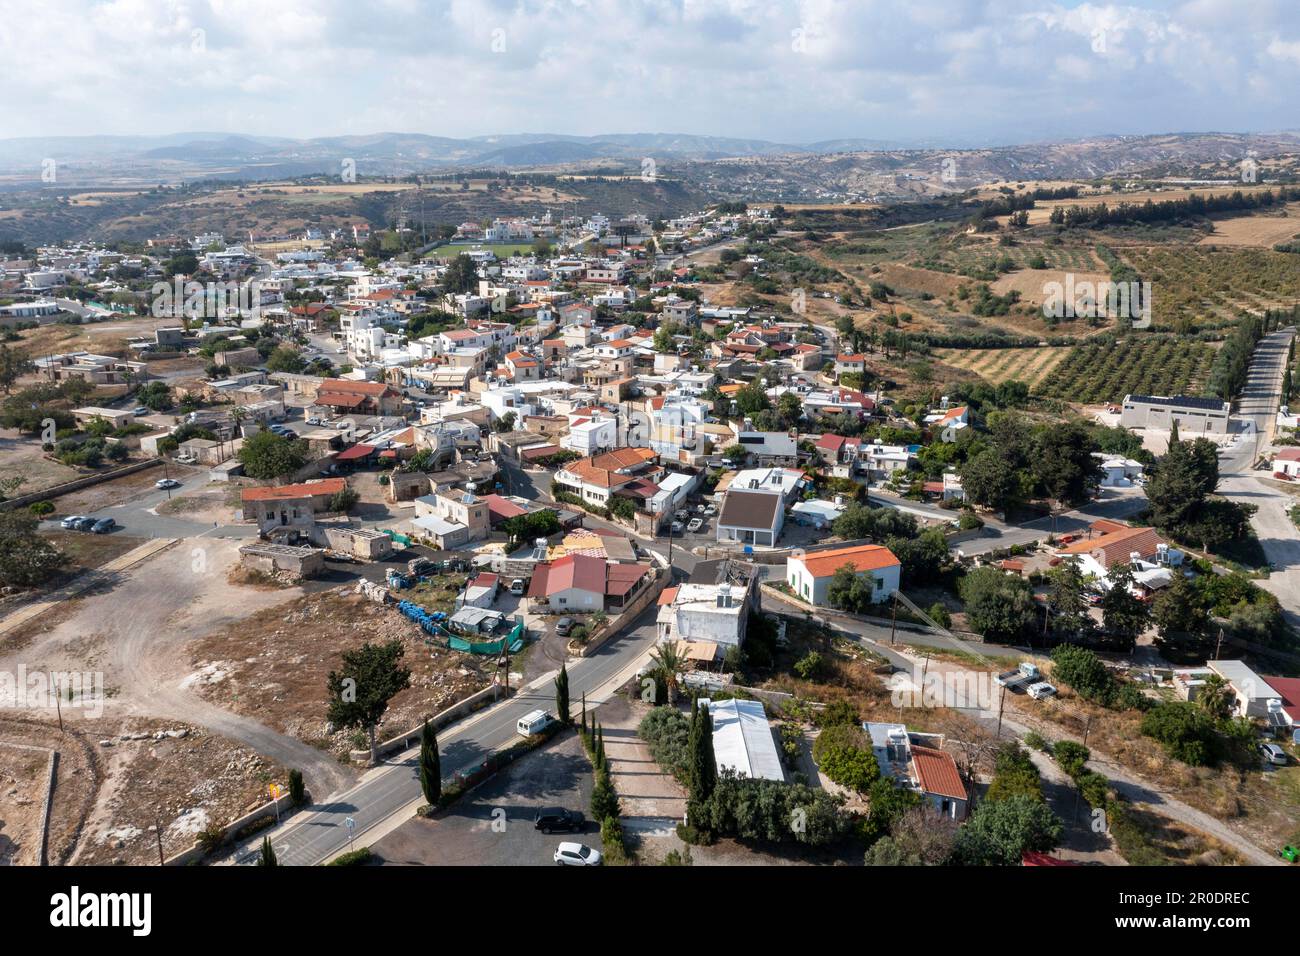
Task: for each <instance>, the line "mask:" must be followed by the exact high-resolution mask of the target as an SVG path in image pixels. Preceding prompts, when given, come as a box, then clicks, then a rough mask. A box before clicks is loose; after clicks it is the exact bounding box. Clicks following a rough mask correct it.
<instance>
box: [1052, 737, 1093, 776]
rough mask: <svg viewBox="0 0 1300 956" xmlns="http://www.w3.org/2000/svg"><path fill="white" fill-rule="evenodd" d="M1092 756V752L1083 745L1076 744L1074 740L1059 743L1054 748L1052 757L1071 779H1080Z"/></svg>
mask: <svg viewBox="0 0 1300 956" xmlns="http://www.w3.org/2000/svg"><path fill="white" fill-rule="evenodd" d="M1091 756H1092V753H1091V751H1089V750H1088V748H1087V747H1085V746H1084V745H1083V744H1076V743H1075V742H1074V741H1073V740H1061V741H1057V743H1056V746H1054V747H1053V748H1052V757H1053V758H1055V760H1056V762H1057V764H1058V765H1059V766H1060V768H1061V769H1062V770H1064V771H1065V772H1066V773H1067V774H1069V775H1070V776H1071V777H1076V778H1077V777H1078V776H1079V774H1081V773H1083V770H1084V764H1086V763H1087V762H1088V758H1089V757H1091Z"/></svg>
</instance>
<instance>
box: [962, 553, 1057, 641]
mask: <svg viewBox="0 0 1300 956" xmlns="http://www.w3.org/2000/svg"><path fill="white" fill-rule="evenodd" d="M957 590H958V593H959V594H960V595H961V599H962V602H963V603H964V604H965V610H966V620H967V621H968V622H969V623H970V626H971V627H972V628H973V629H974V630H975V631H976V632H977V633H980V634H983V635H984V638H985V640H989V641H993V642H995V643H999V644H1014V643H1017V642H1018V641H1020V640H1021V639H1022V638H1023V637H1024V636H1025V634H1026V633H1028V632H1029V631H1031V630H1032V629H1033V627H1034V623H1035V620H1036V619H1037V616H1038V614H1037V611H1036V610H1035V608H1034V599H1033V591H1032V589H1031V588H1030V586H1029V582H1028V581H1025V580H1024V579H1023V578H1017V577H1012V576H1011V575H1008V574H1003V573H1002V572H1001V571H999V570H998V569H997V568H988V567H985V568H976V569H975V570H973V571H971V572H969V573H968V574H967V575H966V576H965V577H964V578H962V580H961V583H960V584H959V585H958V588H957Z"/></svg>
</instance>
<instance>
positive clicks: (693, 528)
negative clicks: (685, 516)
mask: <svg viewBox="0 0 1300 956" xmlns="http://www.w3.org/2000/svg"><path fill="white" fill-rule="evenodd" d="M703 527H704V519H703V518H692V519H691V521H690V524H688V525H687V526H686V530H687V531H689V532H690V533H691V534H695V532H697V531H699V530H700V529H701V528H703Z"/></svg>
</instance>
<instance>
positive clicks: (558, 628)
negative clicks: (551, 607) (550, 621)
mask: <svg viewBox="0 0 1300 956" xmlns="http://www.w3.org/2000/svg"><path fill="white" fill-rule="evenodd" d="M572 630H573V618H571V617H562V618H560V619H559V620H558V621H556V622H555V633H556V634H558V635H560V637H568V636H569V632H570V631H572Z"/></svg>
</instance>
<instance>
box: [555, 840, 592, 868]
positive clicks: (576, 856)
mask: <svg viewBox="0 0 1300 956" xmlns="http://www.w3.org/2000/svg"><path fill="white" fill-rule="evenodd" d="M554 859H555V862H556V863H557V864H558V865H559V866H600V861H601V855H600V851H599V850H593V849H592V848H591V847H589V846H587V845H586V844H584V843H561V844H560V845H559V846H558V847H556V848H555V857H554Z"/></svg>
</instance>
